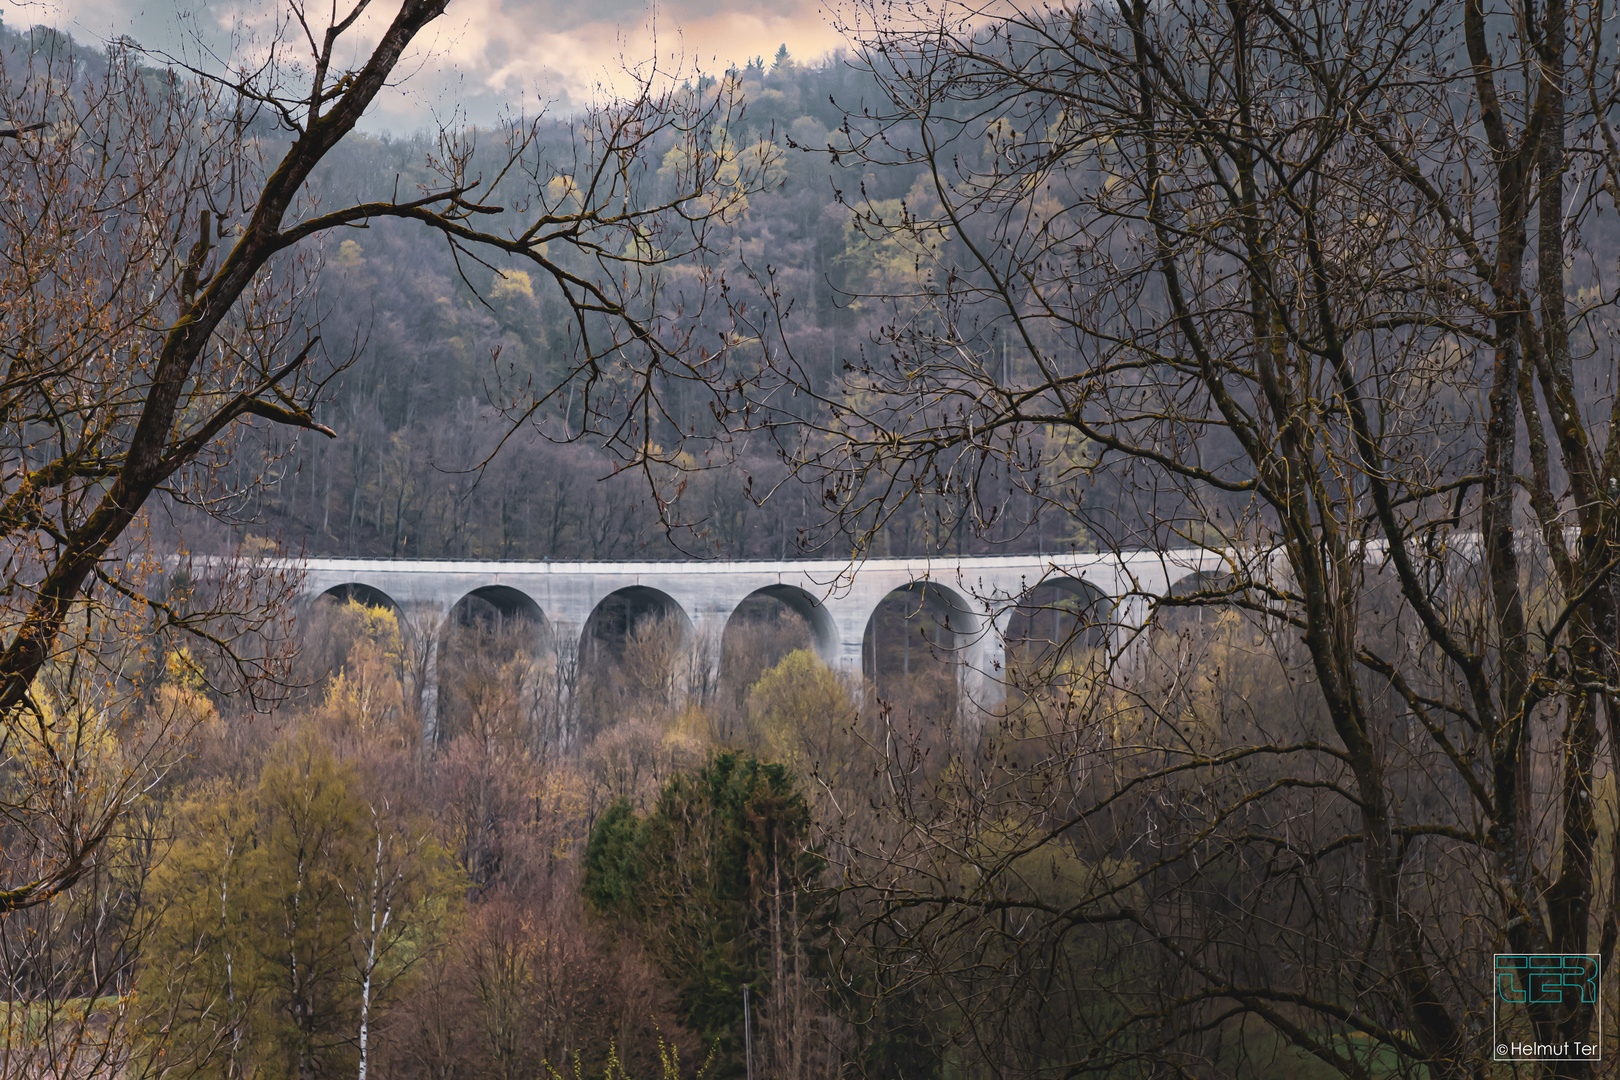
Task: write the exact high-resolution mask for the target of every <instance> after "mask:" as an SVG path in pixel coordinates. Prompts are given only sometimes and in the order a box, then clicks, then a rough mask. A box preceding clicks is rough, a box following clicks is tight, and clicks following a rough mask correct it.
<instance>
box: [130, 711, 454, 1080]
mask: <svg viewBox="0 0 1620 1080" xmlns="http://www.w3.org/2000/svg"><path fill="white" fill-rule="evenodd" d="M173 822H174V833H175V841H174V845H173V848H172V850H171V852H170V854H169V856H168V858H167V859H165V860H164V862H163V863H162V865H161V866H160V868H159V869H158V871H157V873H156V874H155V875H154V878H153V882H152V886H151V889H150V891H149V895H148V900H149V902H150V903H152V904H153V905H154V906H155V907H156V908H158V909H159V910H160V912H161V914H160V916H159V917H158V919H157V921H156V924H155V927H154V930H153V936H152V939H151V942H150V945H151V948H152V955H153V956H158V957H163V958H164V962H162V963H152V964H148V965H146V967H145V969H144V971H143V973H142V977H141V984H140V986H139V992H138V997H139V1000H140V1001H141V1003H142V1011H143V1013H144V1017H145V1031H144V1033H143V1034H144V1041H145V1044H146V1046H147V1048H148V1054H147V1057H148V1061H149V1063H151V1064H152V1065H153V1066H154V1068H155V1069H158V1070H159V1071H167V1070H172V1069H174V1068H176V1067H179V1066H180V1065H181V1064H182V1063H185V1066H186V1071H187V1072H188V1073H192V1074H195V1075H199V1076H216V1075H217V1076H221V1077H226V1076H243V1075H255V1076H258V1077H261V1078H264V1080H271V1078H274V1077H283V1076H286V1077H294V1076H297V1077H307V1076H314V1075H326V1074H330V1073H333V1072H342V1071H348V1070H350V1069H352V1068H353V1067H354V1064H355V1057H356V1050H355V1047H356V1045H357V1043H358V1041H359V1040H358V1031H359V1028H360V1024H361V1021H362V1017H363V1012H362V1009H363V1006H367V1005H369V1007H370V1009H371V1010H372V1011H373V1012H374V1011H375V1010H376V1008H377V1007H378V1005H379V1004H380V1002H381V1001H383V1000H384V999H386V998H387V997H388V996H389V994H390V991H391V989H392V988H393V986H394V985H395V983H396V982H398V980H399V979H400V977H401V976H402V975H403V974H404V973H405V972H406V971H407V970H408V968H409V967H410V965H411V964H412V962H413V961H414V960H415V959H416V958H417V957H418V956H420V955H421V953H422V951H423V950H424V948H425V947H426V946H427V945H429V944H430V940H429V939H430V938H431V937H432V935H433V933H434V930H435V928H436V927H437V925H438V924H439V923H441V922H442V921H443V919H444V916H445V913H446V910H447V898H449V897H452V896H453V895H454V893H455V888H456V884H457V883H456V881H455V880H454V878H453V876H452V874H451V872H450V869H449V859H448V857H447V855H446V853H445V852H444V850H443V849H442V847H441V846H440V845H439V844H437V843H436V842H434V841H433V840H432V839H431V838H430V835H429V834H428V832H427V831H426V830H425V829H422V828H420V827H418V826H417V825H416V824H415V823H413V822H411V821H410V820H408V819H404V818H400V817H398V816H397V815H393V814H391V813H390V812H389V811H388V809H387V807H386V804H385V803H384V802H383V801H382V800H378V799H372V798H368V797H367V793H366V790H365V784H364V779H363V777H362V776H361V775H360V774H359V772H358V771H357V770H356V768H355V767H354V766H353V765H350V764H348V763H346V762H341V761H339V760H337V759H336V758H335V757H334V756H333V755H332V753H331V750H330V748H329V747H328V746H327V745H326V744H325V743H324V742H323V741H321V740H320V739H318V738H316V737H314V736H313V735H311V734H309V733H307V732H305V733H301V734H298V735H295V736H293V737H290V738H288V739H286V740H284V741H283V742H282V743H281V744H280V745H279V746H278V747H277V748H276V749H275V751H273V752H272V754H271V756H270V758H269V760H268V761H267V762H266V763H265V766H264V769H263V772H262V773H261V775H260V779H259V782H258V784H257V785H256V787H253V788H252V789H250V790H243V789H241V788H238V787H236V786H234V785H232V784H231V783H230V782H228V781H223V780H214V781H209V782H206V783H203V784H200V785H198V786H197V787H196V788H194V789H193V790H191V791H189V792H186V793H184V794H183V795H182V796H181V797H180V798H179V799H177V801H176V805H175V810H174V814H173ZM384 912H386V914H387V918H386V919H384V918H382V917H381V916H382V914H383V913H384ZM159 1058H161V1059H163V1060H161V1061H159V1060H157V1059H159Z"/></svg>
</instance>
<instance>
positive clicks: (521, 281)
mask: <svg viewBox="0 0 1620 1080" xmlns="http://www.w3.org/2000/svg"><path fill="white" fill-rule="evenodd" d="M489 296H490V299H491V300H502V299H505V298H507V297H511V298H513V299H516V298H517V297H519V296H521V297H524V298H525V299H528V300H533V299H534V281H533V280H532V279H531V278H530V277H529V272H528V271H527V270H508V271H506V272H505V273H504V274H499V275H497V276H496V278H495V285H494V286H493V287H492V288H491V289H490V290H489Z"/></svg>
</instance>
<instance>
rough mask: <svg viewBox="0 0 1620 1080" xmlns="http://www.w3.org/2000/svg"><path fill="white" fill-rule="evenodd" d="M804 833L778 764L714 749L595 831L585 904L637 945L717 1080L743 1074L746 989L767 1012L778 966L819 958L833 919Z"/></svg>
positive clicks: (611, 814)
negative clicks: (793, 958)
mask: <svg viewBox="0 0 1620 1080" xmlns="http://www.w3.org/2000/svg"><path fill="white" fill-rule="evenodd" d="M810 826H811V822H810V811H809V807H808V806H807V804H806V803H805V799H804V796H803V794H802V793H801V792H799V790H798V789H797V786H796V784H795V781H794V777H793V774H792V772H791V771H790V770H789V769H788V768H787V767H786V766H784V765H781V764H777V763H771V762H763V761H760V760H759V759H758V758H755V757H753V756H752V755H742V754H735V753H722V754H716V755H715V756H714V757H713V758H712V759H710V761H709V762H708V764H706V765H705V766H704V767H703V768H701V769H699V770H697V771H696V772H695V773H692V774H690V775H680V774H677V775H676V776H675V777H674V778H673V779H672V780H671V781H670V782H669V784H668V785H666V786H665V788H664V791H663V793H662V795H661V796H660V797H659V800H658V803H657V805H656V807H654V809H653V811H652V812H651V813H650V814H648V815H647V816H646V817H645V818H641V817H639V816H638V815H636V814H635V813H634V811H633V810H632V809H631V808H630V806H629V804H628V803H625V802H620V803H616V804H615V805H614V806H613V807H611V808H610V809H609V810H608V811H607V812H606V813H604V814H603V815H602V818H601V819H600V820H599V821H598V822H597V825H596V827H595V828H594V829H593V830H592V832H591V837H590V842H589V844H588V845H587V848H586V854H585V880H584V891H585V896H586V899H587V901H588V902H589V903H590V905H591V907H592V909H593V910H595V911H596V912H597V913H598V914H600V915H603V916H605V917H608V918H611V919H614V920H617V921H618V922H619V923H620V924H621V925H622V926H623V927H625V928H626V929H627V930H629V931H631V932H633V933H635V934H636V935H637V936H638V937H639V938H640V939H641V940H642V942H643V944H644V946H645V947H646V948H647V949H648V951H649V952H650V953H651V955H652V957H653V959H654V961H655V962H656V963H657V964H658V966H659V967H660V969H662V971H663V973H664V975H665V976H666V977H667V978H668V979H669V980H670V982H671V983H672V985H673V986H674V988H675V991H676V995H677V1001H678V1006H679V1013H680V1016H681V1019H682V1021H683V1023H684V1024H685V1025H686V1026H687V1027H688V1028H689V1029H690V1030H692V1031H693V1032H695V1033H697V1034H698V1035H699V1036H700V1037H701V1038H702V1039H703V1041H704V1043H705V1044H708V1045H711V1046H713V1047H714V1048H715V1058H714V1065H715V1075H717V1076H733V1075H738V1074H739V1073H740V1072H741V1070H742V1066H743V1063H742V1047H743V1006H742V987H743V984H745V983H746V984H748V985H749V987H750V990H751V996H752V1000H753V1002H754V1008H755V1009H756V1010H757V1011H758V1013H759V1014H764V1013H765V1011H766V1009H768V1007H769V1006H768V1004H767V1003H768V1002H769V1001H771V983H772V979H773V977H774V975H773V971H774V967H775V962H776V960H777V959H778V958H779V957H780V956H781V955H782V954H783V953H784V952H793V951H797V952H799V953H803V954H807V955H811V956H814V955H819V949H818V947H817V943H818V942H819V941H820V940H821V939H822V938H823V937H824V936H825V934H826V931H827V927H828V923H829V918H828V915H827V913H826V911H825V909H824V907H823V906H822V904H821V903H820V893H819V889H818V887H817V878H818V876H819V874H820V871H821V868H822V859H821V857H820V855H819V854H817V853H816V852H815V851H814V850H812V849H811V846H810ZM756 1023H760V1018H758V1017H756Z"/></svg>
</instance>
